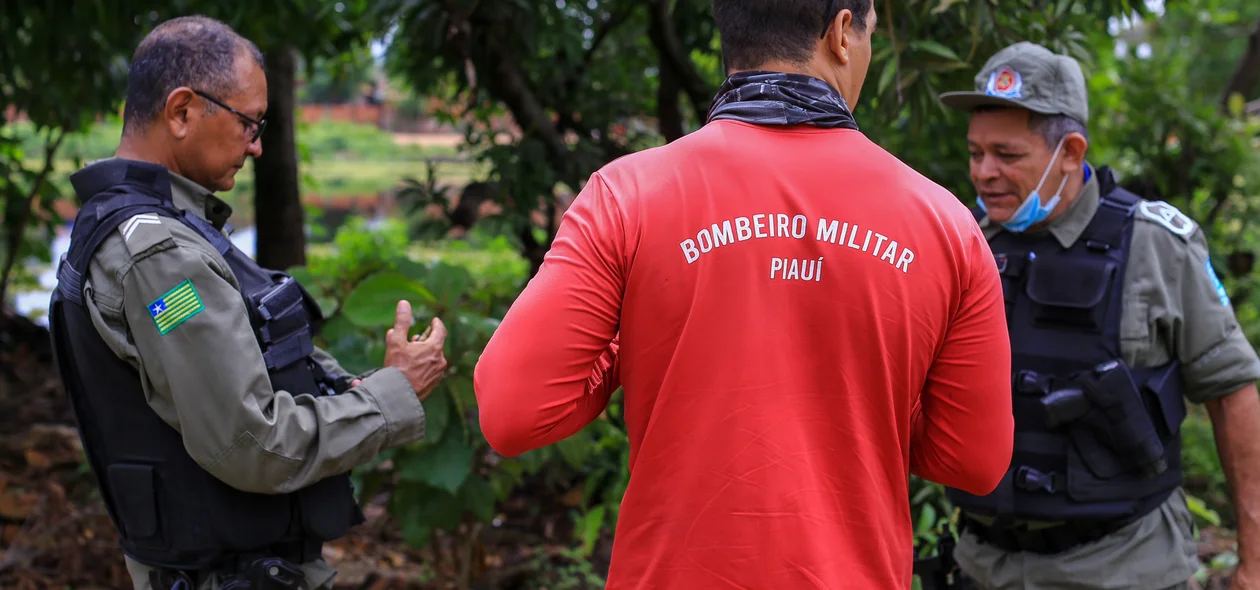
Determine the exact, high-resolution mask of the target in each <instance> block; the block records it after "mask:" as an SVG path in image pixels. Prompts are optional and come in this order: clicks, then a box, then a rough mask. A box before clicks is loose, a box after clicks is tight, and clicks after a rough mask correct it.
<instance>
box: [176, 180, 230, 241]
mask: <svg viewBox="0 0 1260 590" xmlns="http://www.w3.org/2000/svg"><path fill="white" fill-rule="evenodd" d="M170 175H171V199H172V200H174V201H175V206H176V207H179V208H180V209H187V210H189V211H192V212H193V214H194V215H198V216H200V217H202V218H203V219H205V220H206V221H209V222H210V223H211V224H212V225H214V229H217V230H222V229H223V226H224V224H226V223H227V220H228V218H229V217H231V216H232V206H231V205H228V204H227V203H225V202H223V199H220V198H218V197H216V196H214V193H212V192H210V191H209V190H206V188H205V187H203V186H201V185H200V184H197V183H195V182H193V181H191V180H189V179H187V178H185V177H183V176H180V175H178V174H176V173H174V172H170Z"/></svg>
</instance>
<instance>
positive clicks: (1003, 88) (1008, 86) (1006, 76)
mask: <svg viewBox="0 0 1260 590" xmlns="http://www.w3.org/2000/svg"><path fill="white" fill-rule="evenodd" d="M1023 87H1024V80H1023V78H1021V77H1020V75H1019V72H1016V71H1015V70H1012V69H1011V68H1006V67H1003V68H999V69H997V70H994V71H993V73H991V74H989V83H988V84H987V85H985V87H984V93H985V94H988V95H989V96H997V97H1001V98H1019V97H1021V96H1022V94H1020V91H1021V90H1022V89H1023Z"/></svg>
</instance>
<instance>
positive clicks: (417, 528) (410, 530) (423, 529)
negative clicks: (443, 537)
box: [399, 507, 433, 549]
mask: <svg viewBox="0 0 1260 590" xmlns="http://www.w3.org/2000/svg"><path fill="white" fill-rule="evenodd" d="M417 508H418V509H420V508H419V507H417ZM401 520H402V522H400V523H399V528H400V529H402V537H403V542H404V543H406V544H407V545H409V546H411V547H414V548H416V549H420V548H422V547H425V546H426V545H428V544H429V541H431V540H433V526H431V525H429V524H426V523H425V522H424V521H422V520H421V519H419V518H404V519H401Z"/></svg>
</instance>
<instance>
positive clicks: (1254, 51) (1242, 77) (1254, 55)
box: [1221, 21, 1260, 108]
mask: <svg viewBox="0 0 1260 590" xmlns="http://www.w3.org/2000/svg"><path fill="white" fill-rule="evenodd" d="M1257 83H1260V21H1256V24H1255V26H1253V27H1252V28H1251V34H1250V35H1248V36H1247V50H1246V51H1244V52H1243V56H1242V59H1241V60H1239V62H1238V67H1236V68H1234V73H1233V75H1231V76H1230V77H1229V84H1228V85H1226V86H1225V93H1224V94H1222V95H1221V106H1223V107H1226V108H1228V107H1229V97H1230V96H1233V95H1234V94H1241V95H1242V98H1243V100H1247V99H1249V98H1252V93H1253V92H1254V91H1255V89H1256V84H1257Z"/></svg>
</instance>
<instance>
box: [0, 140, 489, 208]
mask: <svg viewBox="0 0 1260 590" xmlns="http://www.w3.org/2000/svg"><path fill="white" fill-rule="evenodd" d="M6 131H8V132H12V133H13V134H14V136H15V137H17V138H18V139H20V140H21V141H22V147H23V149H24V152H25V153H24V156H25V157H24V160H25V163H26V165H27V166H28V167H30V168H35V169H38V168H39V167H41V166H42V165H43V162H42V155H43V150H42V141H41V140H40V139H39V137H38V135H37V134H36V133H35V132H34V130H33V128H32V127H31V125H30V124H29V123H26V122H20V123H14V124H10V126H7V128H6ZM120 131H121V127H120V123H119V122H118V121H116V120H108V121H105V122H102V123H100V124H98V125H96V126H94V127H92V128H91V129H89V130H87V131H85V132H83V133H79V134H75V135H72V136H69V137H67V138H66V141H65V143H64V145H63V147H62V149H61V150H60V151H59V153H58V159H56V160H55V164H54V169H53V174H52V175H51V176H50V180H51V181H52V183H53V184H54V186H56V188H57V189H58V191H59V193H60V194H61V195H63V196H64V197H67V198H69V197H71V195H72V194H73V189H72V187H71V185H70V180H69V175H70V174H71V173H73V172H74V171H75V170H76V169H77V163H76V161H75V160H76V158H78V159H81V160H82V162H84V163H86V162H90V161H92V160H96V159H100V158H105V157H109V156H110V155H112V154H113V151H114V149H115V148H116V147H117V145H118V136H119V133H120ZM413 139H414V138H413ZM438 139H447V138H438ZM297 140H298V144H299V146H300V147H299V149H301V150H302V151H304V152H305V153H306V154H308V155H309V158H310V162H309V163H303V162H299V163H298V174H299V176H300V179H299V181H300V182H301V194H302V199H303V202H306V203H308V204H318V203H320V202H321V201H323V200H326V199H336V200H339V201H341V202H342V204H340V205H338V206H345V203H346V199H350V200H351V201H353V200H356V199H364V200H366V201H367V202H368V204H369V205H371V204H374V203H375V201H376V200H377V198H378V197H379V196H381V195H383V194H386V193H388V192H389V191H392V190H395V189H397V188H399V187H400V186H401V185H402V183H403V179H404V178H407V177H411V178H414V179H416V180H418V181H424V180H425V178H424V177H425V174H426V169H425V161H426V160H434V161H435V162H436V163H437V174H438V183H439V184H442V185H455V186H462V185H464V184H467V183H469V182H471V181H474V180H478V179H482V178H485V175H486V173H487V171H488V167H487V166H486V165H484V164H481V163H478V162H475V161H473V160H471V158H470V157H469V156H468V155H467V154H464V153H461V151H460V149H459V148H458V147H457V146H454V145H450V143H449V142H434V143H429V142H415V141H400V140H398V139H396V138H395V136H394V135H393V134H392V133H388V132H385V131H381V130H380V129H377V128H376V127H375V126H372V125H364V124H355V123H346V122H335V121H321V122H318V123H312V124H304V125H300V126H299V128H298V131H297ZM219 196H220V197H221V198H223V199H224V200H225V201H227V202H228V203H229V204H230V205H232V207H233V209H235V210H236V211H237V212H238V213H245V212H248V211H251V210H252V208H253V197H254V170H253V160H252V159H251V160H248V161H247V162H246V164H245V167H244V168H243V169H242V170H241V171H240V172H238V173H237V175H236V186H235V187H234V188H233V189H232V190H230V191H225V192H223V193H220V195H219Z"/></svg>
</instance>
